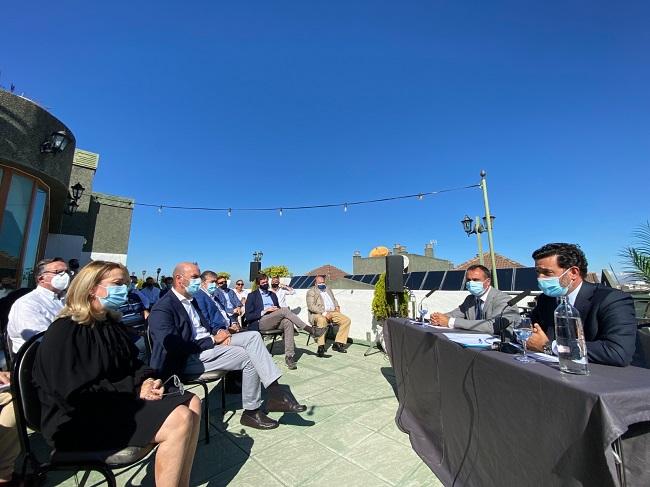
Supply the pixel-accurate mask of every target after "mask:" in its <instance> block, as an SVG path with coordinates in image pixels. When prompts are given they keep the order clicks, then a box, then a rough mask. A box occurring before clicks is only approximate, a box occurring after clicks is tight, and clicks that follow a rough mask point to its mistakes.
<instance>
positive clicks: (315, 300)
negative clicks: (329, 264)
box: [307, 286, 339, 325]
mask: <svg viewBox="0 0 650 487" xmlns="http://www.w3.org/2000/svg"><path fill="white" fill-rule="evenodd" d="M325 292H326V293H327V294H329V297H330V298H331V299H332V302H333V303H334V306H336V307H337V308H338V307H339V302H338V301H337V300H336V298H335V297H334V293H333V292H332V290H331V289H330V287H329V286H327V288H325ZM307 311H308V312H309V323H310V324H312V325H313V324H314V322H315V320H316V316H317V315H322V314H323V313H324V312H325V303H323V298H322V297H321V295H320V290H319V289H318V288H317V287H316V286H313V287H311V288H310V289H309V291H307Z"/></svg>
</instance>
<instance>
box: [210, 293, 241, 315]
mask: <svg viewBox="0 0 650 487" xmlns="http://www.w3.org/2000/svg"><path fill="white" fill-rule="evenodd" d="M224 292H225V293H226V294H228V297H229V298H230V303H231V304H232V307H233V308H239V307H240V306H241V301H240V300H239V298H238V297H237V295H236V294H235V291H233V290H232V289H227V290H226V291H224ZM224 292H222V291H221V289H217V290H216V291H215V292H214V299H216V300H217V301H219V304H220V305H221V307H222V308H223V309H224V310H227V309H228V306H226V304H227V303H226V297H225V296H224V295H223V293H224ZM226 312H227V311H226ZM234 321H237V320H236V319H235V320H234Z"/></svg>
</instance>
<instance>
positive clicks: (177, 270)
mask: <svg viewBox="0 0 650 487" xmlns="http://www.w3.org/2000/svg"><path fill="white" fill-rule="evenodd" d="M173 276H174V289H176V291H178V292H179V293H180V294H182V295H184V296H186V295H187V291H185V288H186V287H187V286H188V285H189V283H190V279H195V278H197V277H200V276H201V271H200V270H199V266H198V265H196V264H193V263H192V262H180V263H178V264H176V267H174V274H173Z"/></svg>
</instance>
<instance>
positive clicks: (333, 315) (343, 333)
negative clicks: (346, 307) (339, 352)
mask: <svg viewBox="0 0 650 487" xmlns="http://www.w3.org/2000/svg"><path fill="white" fill-rule="evenodd" d="M328 315H329V320H328V319H327V318H325V317H324V316H323V315H316V316H315V318H314V324H315V325H316V326H317V327H318V328H324V327H326V326H327V325H328V324H329V323H334V324H335V325H338V326H339V331H338V333H337V334H336V338H335V339H334V341H335V342H336V343H343V344H345V343H347V341H348V335H349V334H350V323H352V320H351V319H350V318H348V317H347V316H345V315H344V314H343V313H340V312H338V311H330V312H329V313H328ZM326 334H327V333H325V334H324V335H321V336H320V337H318V340H317V341H316V342H317V343H318V345H325V335H326Z"/></svg>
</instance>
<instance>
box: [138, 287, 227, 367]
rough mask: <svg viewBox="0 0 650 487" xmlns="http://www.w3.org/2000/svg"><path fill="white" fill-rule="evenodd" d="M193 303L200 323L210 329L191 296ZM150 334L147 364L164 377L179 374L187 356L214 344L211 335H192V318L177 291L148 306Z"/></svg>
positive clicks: (207, 348)
mask: <svg viewBox="0 0 650 487" xmlns="http://www.w3.org/2000/svg"><path fill="white" fill-rule="evenodd" d="M192 306H194V309H195V310H196V312H197V313H198V315H199V318H200V319H201V324H202V325H203V326H204V327H205V328H206V330H208V331H210V326H209V323H208V322H207V320H206V319H205V317H204V316H203V313H201V310H200V308H199V306H198V304H197V303H196V300H195V299H192ZM149 333H150V334H151V342H152V343H151V362H150V366H151V368H152V369H155V370H156V371H158V373H159V375H160V377H161V378H163V379H166V378H167V377H169V376H171V375H172V374H177V375H179V374H182V373H183V371H184V370H185V365H186V362H187V359H188V357H189V356H190V355H192V354H195V353H196V354H198V353H201V352H202V351H203V350H209V349H210V348H212V347H214V341H213V340H212V337H206V338H203V339H201V340H198V341H196V340H194V339H193V338H192V320H190V317H189V315H188V314H187V311H185V307H184V306H183V304H182V303H181V302H180V300H179V299H178V298H177V297H176V294H174V293H173V292H171V291H170V292H168V293H166V294H165V295H164V296H163V297H162V298H160V299H159V300H158V301H157V302H156V304H154V306H153V308H152V309H151V314H150V315H149Z"/></svg>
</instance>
